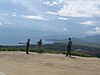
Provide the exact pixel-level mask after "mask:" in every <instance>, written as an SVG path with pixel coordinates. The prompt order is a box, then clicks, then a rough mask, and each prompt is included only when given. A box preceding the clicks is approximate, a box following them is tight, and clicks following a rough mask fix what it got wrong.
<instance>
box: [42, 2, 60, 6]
mask: <svg viewBox="0 0 100 75" xmlns="http://www.w3.org/2000/svg"><path fill="white" fill-rule="evenodd" d="M43 4H45V5H47V6H56V5H57V4H58V3H57V2H56V1H53V2H43Z"/></svg>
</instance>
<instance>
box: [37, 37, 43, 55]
mask: <svg viewBox="0 0 100 75" xmlns="http://www.w3.org/2000/svg"><path fill="white" fill-rule="evenodd" d="M37 44H38V48H39V50H38V53H42V50H40V49H41V46H42V40H41V39H40V40H39V41H38V42H37Z"/></svg>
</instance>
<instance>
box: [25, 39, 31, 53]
mask: <svg viewBox="0 0 100 75" xmlns="http://www.w3.org/2000/svg"><path fill="white" fill-rule="evenodd" d="M29 45H30V39H28V40H27V42H26V54H29V53H28V51H29Z"/></svg>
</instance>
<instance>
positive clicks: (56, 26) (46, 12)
mask: <svg viewBox="0 0 100 75" xmlns="http://www.w3.org/2000/svg"><path fill="white" fill-rule="evenodd" d="M56 34H57V35H58V34H59V35H60V34H65V35H66V34H68V35H70V36H75V37H76V36H77V37H79V36H87V35H94V34H100V0H0V35H1V36H2V37H1V36H0V38H4V37H7V36H11V37H13V36H16V37H19V36H23V37H26V36H27V37H28V36H31V37H32V35H33V36H34V37H35V36H36V37H40V36H41V37H42V36H50V35H56Z"/></svg>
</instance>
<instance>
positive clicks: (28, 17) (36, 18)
mask: <svg viewBox="0 0 100 75" xmlns="http://www.w3.org/2000/svg"><path fill="white" fill-rule="evenodd" d="M23 17H24V18H26V19H32V20H46V19H45V18H43V17H41V16H33V15H30V16H23Z"/></svg>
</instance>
